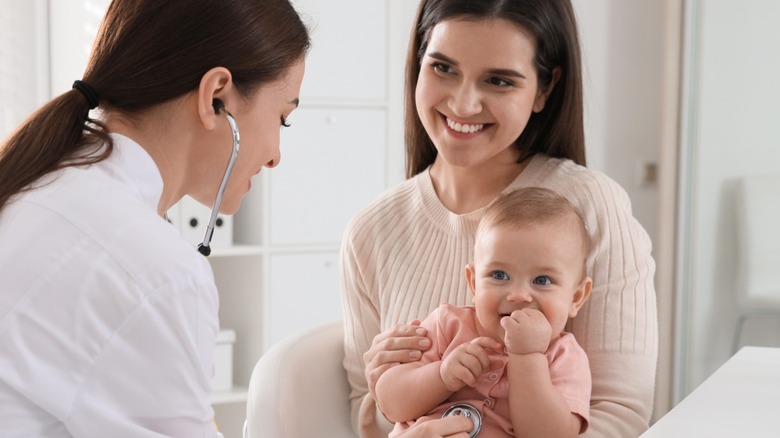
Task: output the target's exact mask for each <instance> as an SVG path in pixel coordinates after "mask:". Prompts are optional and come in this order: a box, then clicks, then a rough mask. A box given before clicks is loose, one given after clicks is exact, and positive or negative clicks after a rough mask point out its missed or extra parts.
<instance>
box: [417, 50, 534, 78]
mask: <svg viewBox="0 0 780 438" xmlns="http://www.w3.org/2000/svg"><path fill="white" fill-rule="evenodd" d="M427 56H429V57H431V58H436V59H438V60H440V61H444V62H446V63H447V64H452V65H454V66H457V65H458V61H455V60H454V59H452V58H450V57H449V56H447V55H445V54H443V53H441V52H431V53H428V55H427ZM487 73H489V74H492V75H498V76H508V77H515V78H521V79H528V78H527V77H526V76H525V75H524V74H522V73H520V72H519V71H517V70H513V69H511V68H490V69H488V70H487Z"/></svg>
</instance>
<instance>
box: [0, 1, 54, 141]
mask: <svg viewBox="0 0 780 438" xmlns="http://www.w3.org/2000/svg"><path fill="white" fill-rule="evenodd" d="M2 8H3V11H2V13H0V139H2V138H5V136H6V135H7V134H9V133H10V132H11V131H12V130H13V129H14V128H15V127H16V126H17V125H18V124H19V123H21V122H22V121H23V120H24V119H25V118H26V117H27V116H28V115H30V113H32V112H33V111H34V110H35V109H36V108H38V106H40V105H41V104H43V103H44V102H46V101H47V100H48V99H49V83H48V66H49V63H48V46H47V44H48V41H47V35H48V32H47V30H46V25H47V14H46V1H45V0H34V1H30V0H5V1H4V2H3V3H2Z"/></svg>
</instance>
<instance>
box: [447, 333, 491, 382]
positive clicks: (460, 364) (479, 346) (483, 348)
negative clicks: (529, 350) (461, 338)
mask: <svg viewBox="0 0 780 438" xmlns="http://www.w3.org/2000/svg"><path fill="white" fill-rule="evenodd" d="M500 349H501V343H500V342H498V341H496V340H495V339H492V338H488V337H484V336H483V337H480V338H476V339H474V340H473V341H471V342H469V343H466V344H461V345H459V346H458V347H456V348H455V349H454V350H452V352H451V353H450V354H449V355H447V357H445V358H444V359H443V360H442V362H441V368H440V371H439V374H440V375H441V380H442V381H443V382H444V386H445V387H446V388H447V390H448V391H451V392H455V391H458V390H460V389H461V388H463V387H465V386H474V384H475V383H477V378H478V377H479V376H480V375H482V374H483V373H485V372H487V371H489V370H492V369H494V368H495V366H496V365H495V364H493V365H491V361H490V352H489V350H495V351H496V352H498V351H500ZM498 366H500V364H498Z"/></svg>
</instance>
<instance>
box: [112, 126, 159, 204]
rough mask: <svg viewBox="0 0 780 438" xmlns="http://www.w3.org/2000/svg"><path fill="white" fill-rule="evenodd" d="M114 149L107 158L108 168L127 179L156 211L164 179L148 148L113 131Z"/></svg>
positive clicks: (145, 202)
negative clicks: (147, 150)
mask: <svg viewBox="0 0 780 438" xmlns="http://www.w3.org/2000/svg"><path fill="white" fill-rule="evenodd" d="M110 136H111V139H112V140H113V141H114V150H113V151H112V152H111V155H110V156H109V159H108V160H106V165H107V166H108V168H107V169H106V170H107V171H109V172H110V173H112V174H113V175H114V176H115V177H117V178H120V179H121V180H123V181H125V182H126V183H127V184H128V185H129V186H130V187H132V189H133V190H134V191H135V192H136V193H137V194H138V196H139V198H140V199H141V200H142V201H143V202H144V204H147V205H148V206H149V207H150V208H152V209H153V210H154V211H157V207H158V204H159V203H160V198H161V197H162V192H163V179H162V175H161V174H160V170H159V169H158V168H157V165H156V164H155V163H154V160H153V159H152V157H151V156H150V155H149V153H148V152H146V149H144V148H143V147H141V145H139V144H138V143H136V142H135V141H134V140H132V139H131V138H129V137H125V136H124V135H122V134H117V133H111V134H110Z"/></svg>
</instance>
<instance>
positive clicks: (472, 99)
mask: <svg viewBox="0 0 780 438" xmlns="http://www.w3.org/2000/svg"><path fill="white" fill-rule="evenodd" d="M447 105H448V106H449V108H450V110H452V113H453V115H454V116H457V117H462V118H467V117H471V116H474V115H477V114H479V113H481V112H482V93H481V92H480V91H479V89H478V88H477V87H476V86H475V85H474V84H471V83H462V84H460V85H459V86H458V87H457V88H455V89H454V90H453V91H452V94H451V95H450V97H449V100H448V102H447Z"/></svg>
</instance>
